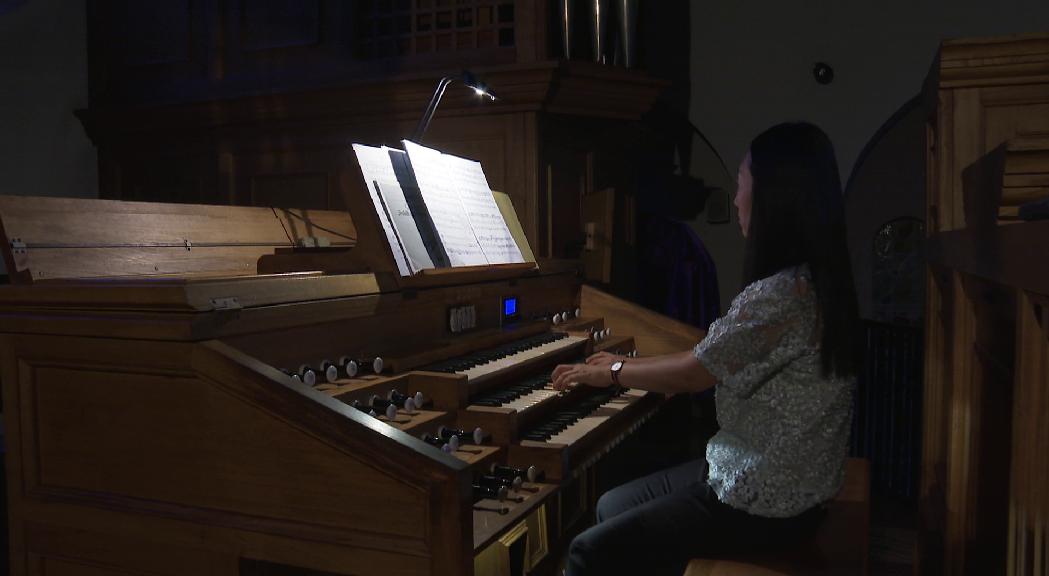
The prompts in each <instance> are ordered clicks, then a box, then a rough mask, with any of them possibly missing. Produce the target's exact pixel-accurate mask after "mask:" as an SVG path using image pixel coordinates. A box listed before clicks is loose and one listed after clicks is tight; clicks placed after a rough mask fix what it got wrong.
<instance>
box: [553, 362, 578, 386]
mask: <svg viewBox="0 0 1049 576" xmlns="http://www.w3.org/2000/svg"><path fill="white" fill-rule="evenodd" d="M558 368H560V366H558ZM567 368H568V369H567V370H562V371H561V373H560V374H556V375H555V376H554V380H553V385H554V390H564V389H565V388H568V385H569V383H571V382H572V381H573V380H574V379H575V378H574V376H575V367H574V366H567Z"/></svg>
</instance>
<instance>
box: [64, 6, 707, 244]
mask: <svg viewBox="0 0 1049 576" xmlns="http://www.w3.org/2000/svg"><path fill="white" fill-rule="evenodd" d="M577 7H578V8H580V9H582V8H583V6H582V3H577ZM552 10H553V4H552V3H551V2H549V1H547V0H456V1H455V2H452V1H450V0H381V1H380V0H351V1H343V0H312V1H310V0H302V1H296V2H288V1H273V2H214V1H210V0H209V1H203V2H199V1H189V0H175V1H172V2H167V3H163V4H159V5H158V4H155V3H153V4H143V3H141V2H135V1H128V0H104V1H94V0H92V1H90V2H89V10H88V24H89V30H90V34H89V39H90V44H89V52H90V56H91V58H90V59H89V65H90V81H91V82H90V96H91V98H90V105H89V107H88V108H87V109H86V110H83V111H81V112H80V113H79V116H80V118H81V120H82V121H83V123H84V126H85V128H86V130H87V133H88V135H89V136H90V137H91V139H92V141H93V142H94V143H95V145H96V146H97V147H98V151H99V153H98V157H99V192H100V195H101V196H102V197H104V198H109V199H115V200H136V201H149V202H195V203H201V204H233V205H242V206H279V207H286V208H309V209H329V210H344V209H347V210H349V211H350V212H351V213H353V214H357V213H359V212H360V211H361V210H370V209H371V206H370V200H369V198H368V194H367V192H366V190H365V189H364V188H363V186H362V182H361V179H360V177H359V173H358V171H357V164H356V161H355V159H354V158H353V155H352V153H351V152H350V147H349V144H350V143H351V142H359V143H363V144H370V145H380V144H387V145H390V146H394V147H398V148H399V147H400V140H401V139H403V138H409V137H410V136H411V134H412V133H413V131H414V129H415V127H416V124H417V123H418V122H419V118H420V117H421V116H422V114H423V111H424V110H425V109H426V106H427V103H428V102H429V100H430V97H431V96H432V94H433V91H434V87H435V86H436V84H437V82H438V80H439V79H440V78H441V77H442V76H444V75H446V74H457V73H460V72H461V71H462V70H463V69H464V68H469V69H470V70H471V71H473V72H474V73H476V74H477V77H478V78H479V79H481V80H483V81H484V82H486V83H487V84H488V86H490V87H491V89H492V91H493V92H494V93H495V94H497V95H498V97H499V100H497V101H495V102H489V101H484V100H482V99H480V98H478V97H477V96H476V95H475V94H474V93H473V91H472V90H469V89H467V88H465V87H464V86H462V85H461V84H460V83H458V82H456V83H453V84H452V85H451V86H450V87H449V88H448V90H447V92H446V93H445V95H444V99H443V100H442V101H441V106H440V109H439V110H438V111H437V113H436V115H435V116H434V119H433V122H432V124H431V125H430V128H429V130H428V131H427V133H426V135H425V138H424V139H423V142H422V143H423V144H426V145H427V146H431V147H433V148H438V149H440V150H441V151H443V152H447V153H450V154H456V155H459V156H465V157H468V158H471V159H474V160H477V161H479V162H481V163H482V164H483V165H484V169H485V174H486V176H487V178H488V180H489V184H490V185H491V186H492V188H493V189H496V190H501V191H503V192H505V193H507V194H508V195H509V196H510V198H511V199H512V200H513V204H514V207H515V208H516V210H517V213H518V215H519V217H520V220H521V225H522V227H523V229H524V231H525V234H526V235H527V236H528V240H529V243H530V244H531V246H532V248H533V249H534V250H535V253H536V254H537V255H538V256H540V257H545V258H578V257H579V253H580V250H581V246H582V245H583V242H584V240H585V237H584V234H583V228H582V217H583V216H582V214H581V213H580V212H581V205H582V204H583V201H582V197H583V196H584V195H586V194H590V193H594V192H600V191H603V190H606V189H613V190H614V191H615V193H616V195H617V196H618V199H619V200H620V202H623V201H624V199H625V198H626V197H627V195H631V194H633V190H634V187H635V183H636V181H637V177H636V169H637V168H636V159H635V158H636V152H637V148H638V147H639V146H640V140H641V128H640V126H639V120H640V118H641V116H642V114H644V113H645V112H646V111H648V110H649V108H650V107H651V106H652V103H653V102H654V101H655V100H656V97H657V96H658V95H659V93H660V92H661V91H662V90H663V89H664V88H666V87H667V86H668V84H669V83H668V82H667V81H665V80H662V79H659V78H654V77H651V76H649V75H648V74H646V73H645V72H642V71H639V70H636V69H632V70H628V69H625V68H622V67H617V66H611V65H607V66H606V65H599V64H596V63H594V62H593V61H585V60H571V61H569V60H563V59H559V56H560V54H559V53H558V52H557V49H556V48H554V47H555V46H557V45H559V42H558V40H557V39H556V38H555V37H554V36H555V35H556V34H557V33H558V32H557V27H556V24H555V14H554V13H551V11H552ZM554 12H556V11H554ZM579 24H580V25H582V22H579ZM583 32H584V31H583V30H580V32H579V38H580V40H582V39H583V37H584V34H583ZM686 40H687V38H686ZM577 57H579V56H577ZM621 206H623V207H624V208H623V210H621V212H623V213H622V214H620V215H619V216H618V217H617V218H618V220H619V222H620V228H621V229H623V232H622V233H619V234H617V236H622V237H624V238H630V237H631V236H632V234H631V232H632V228H631V226H632V216H631V214H632V213H631V212H630V210H629V208H628V207H627V205H625V204H621ZM359 232H360V235H361V238H362V239H366V238H370V237H374V238H375V239H376V240H379V239H381V238H382V237H383V235H382V232H381V230H379V231H378V232H376V231H375V230H373V229H372V227H371V224H370V223H369V222H367V221H361V222H360V223H359ZM609 235H610V234H609Z"/></svg>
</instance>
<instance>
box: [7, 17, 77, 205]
mask: <svg viewBox="0 0 1049 576" xmlns="http://www.w3.org/2000/svg"><path fill="white" fill-rule="evenodd" d="M86 107H87V20H86V9H85V3H84V2H82V1H77V0H73V1H69V0H24V1H21V2H18V1H11V0H7V1H3V0H0V194H23V195H35V196H81V197H92V196H97V195H98V178H97V171H96V165H97V161H96V157H95V149H94V146H92V144H91V141H90V140H88V138H87V136H86V135H85V134H84V129H83V127H82V126H81V125H80V122H79V121H78V120H77V119H76V117H75V116H73V111H74V110H77V109H82V108H86Z"/></svg>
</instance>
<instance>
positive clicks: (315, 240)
mask: <svg viewBox="0 0 1049 576" xmlns="http://www.w3.org/2000/svg"><path fill="white" fill-rule="evenodd" d="M330 246H331V240H329V239H328V237H327V236H306V237H304V238H299V248H329V247H330Z"/></svg>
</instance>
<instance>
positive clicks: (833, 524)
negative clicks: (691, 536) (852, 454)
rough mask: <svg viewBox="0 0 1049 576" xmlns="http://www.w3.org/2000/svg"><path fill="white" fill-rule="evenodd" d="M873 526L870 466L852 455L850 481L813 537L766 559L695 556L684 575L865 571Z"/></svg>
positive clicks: (780, 575)
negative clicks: (870, 532) (868, 543)
mask: <svg viewBox="0 0 1049 576" xmlns="http://www.w3.org/2000/svg"><path fill="white" fill-rule="evenodd" d="M869 529H870V464H869V463H868V462H867V461H866V460H862V459H859V458H849V459H848V461H847V462H846V464H845V485H844V486H842V488H841V491H840V492H839V493H838V495H837V497H835V498H834V500H832V501H831V502H830V503H829V505H828V509H827V515H826V516H825V517H824V518H823V520H822V521H821V523H820V526H819V528H818V529H817V532H816V535H815V536H814V537H813V538H812V539H811V540H810V541H808V542H806V543H804V544H803V545H801V546H797V547H793V548H791V549H790V550H789V551H785V552H784V553H781V554H776V555H770V556H767V557H766V556H763V557H755V558H738V557H735V558H696V559H693V560H692V561H691V562H689V564H688V568H686V570H685V574H684V576H744V575H746V576H796V575H801V574H804V575H806V576H808V575H816V574H828V575H829V574H834V575H850V574H859V575H866V574H867V554H868V552H867V542H868V537H869Z"/></svg>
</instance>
